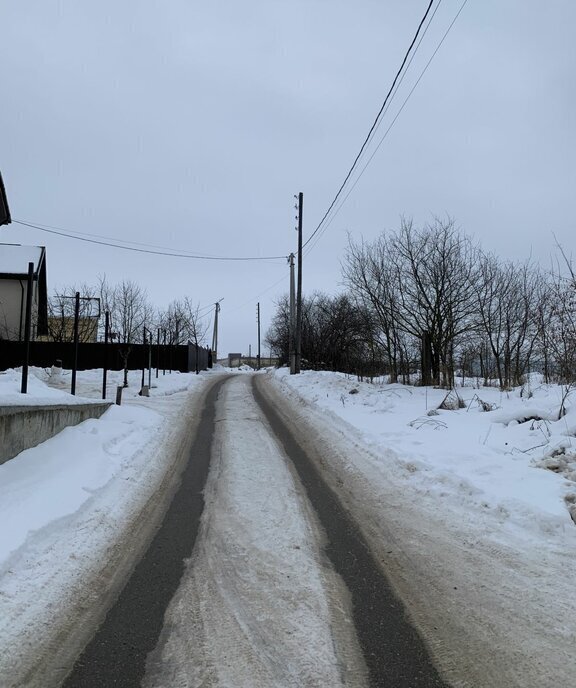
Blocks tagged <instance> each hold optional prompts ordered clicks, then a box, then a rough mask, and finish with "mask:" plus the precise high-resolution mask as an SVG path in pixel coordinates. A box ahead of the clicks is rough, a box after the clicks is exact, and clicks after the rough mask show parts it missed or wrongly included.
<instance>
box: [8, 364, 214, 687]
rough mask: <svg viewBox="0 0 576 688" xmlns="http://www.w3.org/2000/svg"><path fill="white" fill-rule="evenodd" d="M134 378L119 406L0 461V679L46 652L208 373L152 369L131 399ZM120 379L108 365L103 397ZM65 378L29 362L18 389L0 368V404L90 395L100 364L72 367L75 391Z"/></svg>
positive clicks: (159, 470)
mask: <svg viewBox="0 0 576 688" xmlns="http://www.w3.org/2000/svg"><path fill="white" fill-rule="evenodd" d="M140 376H141V373H140V372H138V371H134V372H131V373H130V376H129V385H130V386H129V387H128V388H126V389H124V390H123V392H124V393H123V400H122V405H121V406H112V407H111V408H110V409H108V410H107V411H106V412H105V413H104V415H103V416H102V417H101V418H99V419H89V420H86V421H84V422H83V423H80V424H79V425H76V426H74V427H69V428H65V429H64V430H63V431H62V432H60V433H59V434H58V435H56V436H54V437H52V438H51V439H49V440H47V441H46V442H43V443H42V444H40V445H38V446H36V447H33V448H31V449H28V450H26V451H24V452H21V453H20V454H19V455H18V456H17V457H15V458H13V459H11V460H10V461H7V462H6V463H4V464H2V465H0V483H1V484H2V493H1V495H0V519H1V520H2V523H4V524H10V526H9V528H3V529H2V537H1V538H0V620H1V621H0V647H2V656H1V658H0V685H2V686H12V685H21V684H19V683H18V680H19V677H22V676H23V675H25V673H26V671H27V668H28V667H30V666H33V664H34V662H35V661H37V659H38V658H39V657H40V656H42V653H43V652H50V650H49V649H47V648H48V647H49V643H50V642H52V640H51V638H53V637H56V636H57V633H58V629H59V626H58V624H59V623H67V622H68V621H69V620H70V617H71V613H70V609H71V608H72V607H73V606H74V605H78V604H80V603H81V601H82V599H83V595H85V594H93V593H92V592H90V589H88V590H87V591H86V589H87V588H89V587H90V585H91V581H93V580H94V578H95V576H97V575H98V571H99V570H100V569H101V568H102V567H104V566H105V564H106V562H107V561H108V559H109V557H110V552H111V551H112V549H113V548H114V547H115V543H116V541H117V540H118V539H119V538H120V537H121V536H122V533H123V531H124V529H125V528H126V525H127V524H128V523H130V522H131V521H132V520H133V519H135V518H136V517H137V516H138V514H140V512H141V510H142V509H143V506H144V505H145V504H146V503H147V501H148V500H150V498H151V496H152V495H153V494H154V493H155V491H156V490H157V489H158V485H159V484H160V481H162V480H163V478H164V475H165V473H166V471H167V469H168V468H169V466H170V465H171V463H172V462H173V461H174V456H175V455H176V452H177V451H178V446H177V441H178V438H179V437H180V429H181V428H183V427H185V426H186V424H187V423H190V420H191V414H192V413H193V410H194V394H195V393H196V392H199V391H200V390H201V388H202V386H203V385H204V384H205V383H206V382H207V378H208V374H207V373H203V374H201V375H198V376H196V375H194V374H175V373H173V374H172V375H166V376H162V374H161V373H160V376H159V378H158V380H154V384H155V385H156V387H153V389H151V391H150V394H151V396H150V397H140V396H138V392H139V390H140V381H141V377H140ZM122 377H123V374H122V373H121V372H109V374H108V382H109V386H108V390H107V392H108V393H107V396H108V398H109V399H113V398H114V397H115V388H116V385H117V384H121V382H122ZM69 384H70V371H65V372H64V373H63V374H56V375H52V374H51V371H50V370H43V369H32V370H31V375H30V378H29V386H28V388H29V394H26V395H24V394H19V389H20V387H19V385H20V373H19V372H18V371H7V372H6V373H5V374H3V375H0V404H21V403H22V402H23V400H24V399H25V400H26V402H27V403H29V404H44V403H58V404H60V403H71V404H74V403H86V401H87V400H90V399H91V400H93V401H97V400H99V399H100V397H101V392H102V371H101V370H96V371H79V372H78V378H77V391H78V394H79V395H81V396H78V397H73V396H71V395H70V394H69V393H68V392H67V391H64V390H68V389H69ZM92 585H93V583H92ZM79 601H80V602H79ZM67 620H68V621H67Z"/></svg>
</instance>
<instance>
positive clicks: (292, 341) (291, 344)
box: [288, 253, 296, 375]
mask: <svg viewBox="0 0 576 688" xmlns="http://www.w3.org/2000/svg"><path fill="white" fill-rule="evenodd" d="M288 262H289V263H290V324H289V333H288V353H289V358H290V375H294V373H295V372H296V294H295V290H294V254H293V253H291V254H290V256H289V257H288Z"/></svg>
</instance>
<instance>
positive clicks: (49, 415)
mask: <svg viewBox="0 0 576 688" xmlns="http://www.w3.org/2000/svg"><path fill="white" fill-rule="evenodd" d="M111 405H112V404H111V403H110V402H102V403H98V404H74V405H64V404H62V405H54V406H4V407H1V408H0V464H2V463H4V462H5V461H8V459H12V458H14V457H15V456H16V455H17V454H19V453H20V452H21V451H24V449H29V448H30V447H35V446H36V445H38V444H40V443H41V442H44V441H45V440H47V439H49V438H50V437H53V436H54V435H56V434H57V433H59V432H60V431H61V430H63V429H64V428H66V427H68V426H69V425H78V423H81V422H82V421H83V420H86V419H87V418H100V416H101V415H102V414H103V413H104V411H106V409H108V408H109V407H110V406H111Z"/></svg>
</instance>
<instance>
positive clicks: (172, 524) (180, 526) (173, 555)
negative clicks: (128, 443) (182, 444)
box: [63, 378, 227, 688]
mask: <svg viewBox="0 0 576 688" xmlns="http://www.w3.org/2000/svg"><path fill="white" fill-rule="evenodd" d="M226 379H227V378H224V379H222V380H220V381H218V382H216V383H215V384H214V385H213V386H212V387H211V388H210V390H209V391H208V393H207V395H206V397H205V402H204V406H203V408H202V412H201V414H202V417H201V420H200V422H199V424H198V431H197V433H196V437H195V439H194V442H193V444H192V447H191V450H190V460H189V461H188V463H187V464H186V467H185V469H184V471H183V473H182V477H181V483H180V486H179V488H178V490H177V491H176V493H175V494H174V497H173V500H172V502H171V504H170V506H169V508H168V511H167V512H166V514H165V517H164V520H163V521H162V524H161V525H160V527H159V529H158V531H157V532H156V534H155V536H154V539H153V540H152V542H151V543H150V546H149V547H148V550H147V551H146V553H145V555H144V556H143V558H142V559H141V560H140V562H139V563H138V564H137V565H136V567H135V569H134V571H133V573H132V575H131V577H130V579H129V580H128V582H127V583H126V585H125V587H124V589H123V590H122V592H121V593H120V596H119V597H118V600H117V601H116V603H115V604H114V606H113V607H111V609H110V610H109V611H108V614H107V616H106V619H105V621H104V622H103V624H102V625H101V627H100V628H99V629H98V631H97V633H96V635H95V636H94V637H93V639H92V640H91V642H90V643H89V644H88V645H87V647H86V648H85V649H84V651H83V653H82V654H81V655H80V657H79V658H78V660H77V661H76V664H75V665H74V667H73V669H72V671H71V673H70V674H69V676H68V678H67V679H66V680H65V681H64V683H63V688H103V686H119V687H121V688H137V687H139V686H140V683H141V681H142V678H143V677H144V672H145V664H146V657H147V655H148V653H149V652H150V651H151V650H153V649H154V647H155V645H156V643H157V640H158V637H159V635H160V632H161V630H162V626H163V623H164V612H165V610H166V608H167V607H168V604H169V603H170V600H171V599H172V597H173V595H174V593H175V592H176V590H177V588H178V586H179V584H180V579H181V577H182V574H183V571H184V568H185V560H186V559H187V558H188V557H189V556H190V555H191V553H192V549H193V547H194V543H195V541H196V536H197V533H198V527H199V524H200V517H201V515H202V511H203V509H204V494H203V490H204V485H205V483H206V478H207V476H208V471H209V466H210V455H211V447H212V437H213V432H214V421H215V414H216V410H215V404H216V398H217V396H218V393H219V391H220V389H221V387H222V385H223V384H224V383H225V382H226Z"/></svg>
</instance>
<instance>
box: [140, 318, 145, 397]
mask: <svg viewBox="0 0 576 688" xmlns="http://www.w3.org/2000/svg"><path fill="white" fill-rule="evenodd" d="M142 347H143V348H142V384H141V385H140V389H142V388H143V387H144V382H145V380H146V377H145V376H146V327H144V328H142Z"/></svg>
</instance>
